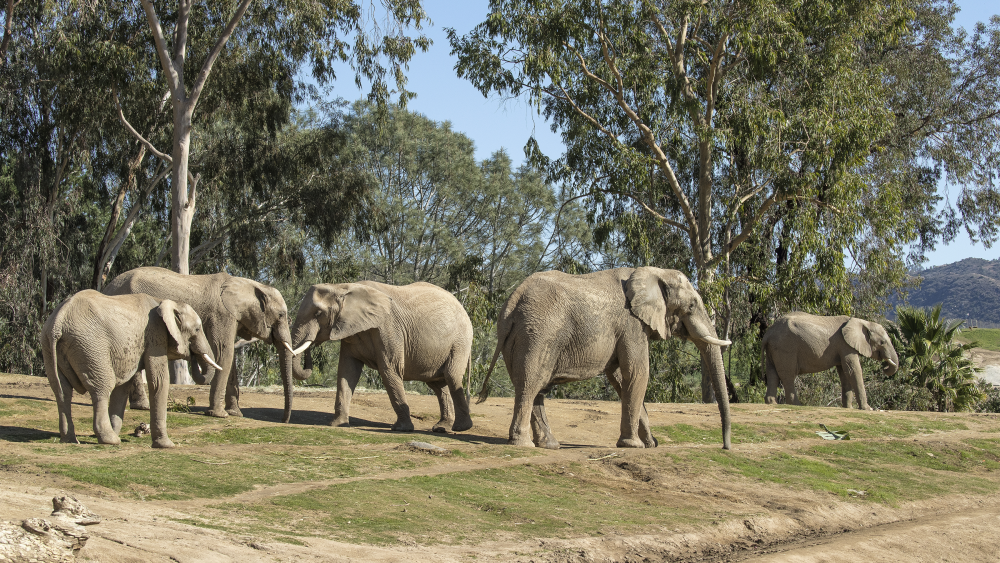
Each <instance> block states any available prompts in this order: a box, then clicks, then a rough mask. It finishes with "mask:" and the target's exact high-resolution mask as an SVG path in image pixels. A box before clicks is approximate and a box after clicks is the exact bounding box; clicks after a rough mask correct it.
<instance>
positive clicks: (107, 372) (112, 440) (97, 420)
mask: <svg viewBox="0 0 1000 563" xmlns="http://www.w3.org/2000/svg"><path fill="white" fill-rule="evenodd" d="M89 380H90V381H91V382H94V383H96V382H102V381H107V382H110V384H113V383H114V381H115V374H114V372H112V371H111V368H110V367H103V366H102V367H97V368H92V370H91V372H90V374H89ZM113 392H114V389H108V388H106V387H105V388H103V389H102V388H99V387H91V389H90V400H91V403H92V404H93V406H94V435H95V436H97V442H98V443H99V444H109V445H112V446H116V445H118V444H120V443H121V439H119V438H118V433H117V432H115V429H114V427H113V426H112V425H111V417H110V416H109V414H110V398H111V394H112V393H113Z"/></svg>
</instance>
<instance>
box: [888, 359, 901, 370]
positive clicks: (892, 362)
mask: <svg viewBox="0 0 1000 563" xmlns="http://www.w3.org/2000/svg"><path fill="white" fill-rule="evenodd" d="M885 361H887V362H889V365H890V366H892V367H894V368H895V367H899V366H897V365H896V362H894V361H892V360H890V359H889V358H886V359H885Z"/></svg>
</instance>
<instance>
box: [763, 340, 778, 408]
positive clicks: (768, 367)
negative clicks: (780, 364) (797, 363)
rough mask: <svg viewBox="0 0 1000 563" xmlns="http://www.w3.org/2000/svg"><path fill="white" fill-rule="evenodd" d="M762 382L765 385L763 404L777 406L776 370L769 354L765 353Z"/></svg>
mask: <svg viewBox="0 0 1000 563" xmlns="http://www.w3.org/2000/svg"><path fill="white" fill-rule="evenodd" d="M764 381H765V382H766V383H767V392H766V393H765V395H764V402H765V403H767V404H769V405H776V404H778V370H777V369H776V368H775V367H774V361H773V360H771V354H769V353H767V352H766V351H765V352H764Z"/></svg>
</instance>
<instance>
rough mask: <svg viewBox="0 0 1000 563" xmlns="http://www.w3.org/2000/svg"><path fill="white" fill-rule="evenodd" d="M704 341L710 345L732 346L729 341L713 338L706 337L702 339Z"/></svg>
mask: <svg viewBox="0 0 1000 563" xmlns="http://www.w3.org/2000/svg"><path fill="white" fill-rule="evenodd" d="M702 340H704V341H705V342H707V343H709V344H714V345H716V346H729V345H730V344H732V342H731V341H729V340H719V339H718V338H712V337H711V336H706V337H704V338H702Z"/></svg>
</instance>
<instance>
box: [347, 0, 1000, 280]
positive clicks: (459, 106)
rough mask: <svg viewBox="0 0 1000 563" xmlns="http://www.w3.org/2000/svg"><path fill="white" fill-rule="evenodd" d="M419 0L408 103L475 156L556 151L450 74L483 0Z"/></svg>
mask: <svg viewBox="0 0 1000 563" xmlns="http://www.w3.org/2000/svg"><path fill="white" fill-rule="evenodd" d="M423 4H424V7H425V9H426V10H427V14H428V16H430V19H431V20H432V22H433V25H431V26H428V27H425V33H426V34H427V35H428V37H430V38H431V39H432V40H433V41H434V44H433V45H432V46H431V48H430V50H429V51H428V52H427V53H417V54H416V55H415V56H414V58H413V60H412V61H411V63H410V68H409V71H408V72H407V77H408V79H409V83H408V85H407V87H408V89H410V90H411V91H413V92H416V93H417V97H416V98H415V99H414V100H412V101H411V102H410V103H409V109H410V110H412V111H417V112H420V113H422V114H424V115H426V116H427V117H429V118H431V119H433V120H435V121H450V122H451V125H452V128H453V129H454V130H456V131H461V132H463V133H465V134H466V135H468V136H469V137H470V138H471V139H472V140H473V141H475V144H476V158H477V159H479V160H482V159H484V158H487V157H489V156H490V155H491V154H493V153H494V152H495V151H497V150H500V149H501V148H503V149H506V150H507V152H508V154H510V156H511V157H512V158H513V159H514V161H515V162H518V161H519V160H521V159H523V158H524V152H523V148H524V144H525V143H526V142H527V140H528V138H529V137H530V136H531V135H534V136H535V138H536V139H537V140H538V143H539V145H540V146H541V149H542V151H543V152H544V153H545V154H547V155H549V156H553V157H554V156H558V155H560V154H561V153H562V141H561V140H560V138H559V136H558V135H557V134H555V133H553V132H552V131H551V129H550V126H549V124H548V123H547V122H546V121H545V120H544V118H543V117H542V116H540V115H538V113H537V112H536V111H535V108H533V107H532V106H529V105H528V104H527V102H526V100H518V99H515V100H502V99H500V98H498V97H491V98H485V97H483V95H482V94H481V93H480V92H479V91H478V90H476V89H475V88H473V87H472V85H471V84H470V83H469V82H468V81H466V80H464V79H459V78H458V77H457V76H456V75H455V70H454V67H455V62H456V59H455V57H453V56H451V55H450V51H451V47H450V46H449V45H448V38H447V36H446V35H445V31H444V30H445V28H449V27H450V28H454V29H455V30H456V31H457V32H458V33H459V34H464V33H466V32H468V31H469V30H471V29H472V28H473V27H474V26H476V25H477V24H479V23H480V22H482V21H483V20H484V19H485V16H486V13H487V8H488V4H489V3H488V1H487V0H424V2H423ZM958 4H959V6H961V8H962V11H961V12H960V13H959V14H958V17H957V19H956V24H957V25H958V26H961V27H964V28H966V29H971V28H972V27H973V26H974V25H975V23H976V22H978V21H984V22H985V21H987V20H989V18H990V16H991V15H993V14H997V13H1000V7H998V4H997V2H996V0H958ZM348 76H351V74H350V73H344V74H343V75H342V78H341V79H340V80H338V81H337V83H336V85H335V89H334V91H333V94H334V95H335V96H340V97H343V98H345V99H348V100H353V99H357V98H358V97H360V96H361V93H360V92H359V91H358V90H357V89H355V87H354V84H353V81H352V80H350V79H348ZM969 257H977V258H986V259H989V260H993V259H996V258H998V257H1000V245H998V246H997V247H994V248H992V249H986V248H984V247H983V246H982V245H981V244H978V245H973V244H972V243H970V242H969V240H968V237H966V236H965V235H964V234H962V235H960V236H959V237H958V239H957V240H955V241H954V242H953V243H952V244H950V245H948V246H943V245H938V249H937V250H936V251H934V252H932V253H930V254H929V255H928V259H929V260H928V262H927V263H925V264H924V265H925V266H936V265H941V264H947V263H951V262H955V261H958V260H961V259H963V258H969Z"/></svg>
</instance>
